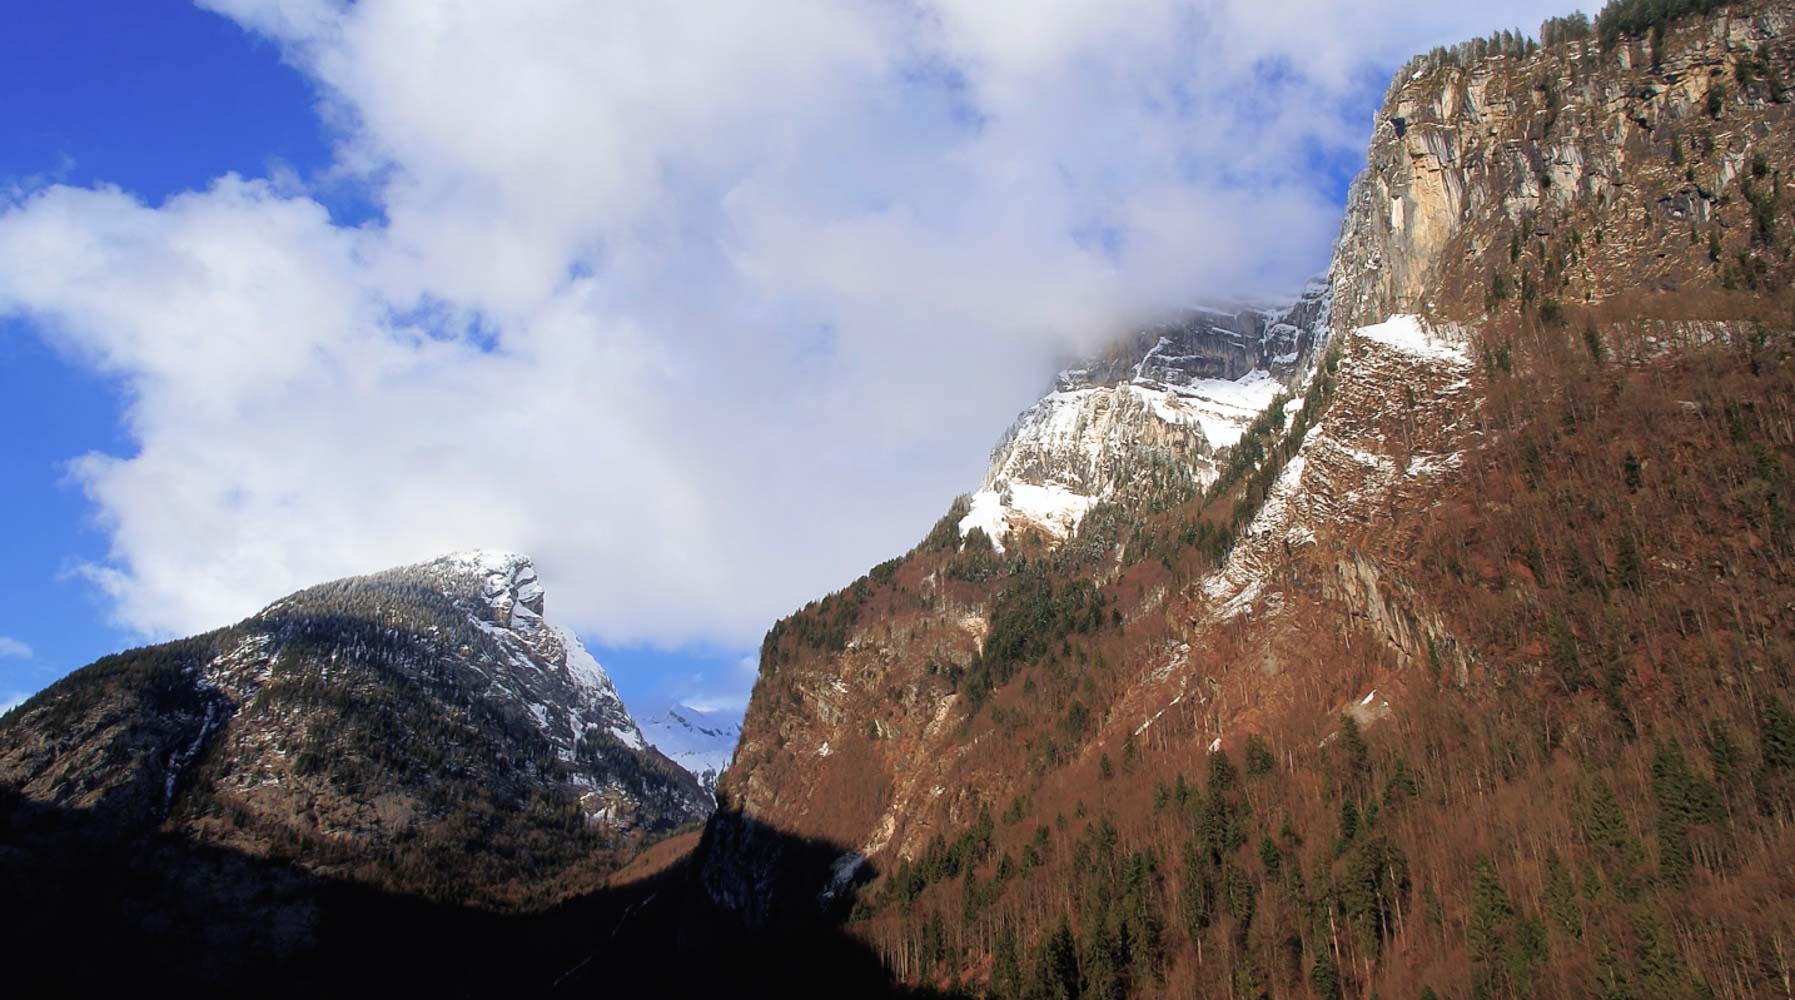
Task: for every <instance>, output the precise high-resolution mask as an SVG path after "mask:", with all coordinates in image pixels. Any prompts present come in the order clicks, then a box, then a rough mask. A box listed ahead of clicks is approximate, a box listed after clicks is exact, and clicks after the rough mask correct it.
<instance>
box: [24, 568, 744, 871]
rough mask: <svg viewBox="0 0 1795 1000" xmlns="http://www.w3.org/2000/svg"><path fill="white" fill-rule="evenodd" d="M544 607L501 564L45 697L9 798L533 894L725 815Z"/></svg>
mask: <svg viewBox="0 0 1795 1000" xmlns="http://www.w3.org/2000/svg"><path fill="white" fill-rule="evenodd" d="M544 601H545V595H544V591H543V588H542V586H541V584H540V583H539V582H538V580H537V577H536V571H535V568H534V566H533V565H532V563H531V562H530V560H529V559H528V558H526V557H524V556H520V555H514V554H509V553H495V552H468V553H459V554H456V555H451V556H448V557H445V558H443V559H439V560H436V561H434V562H430V563H425V564H421V565H418V566H411V567H405V568H402V569H397V570H392V571H388V572H385V573H379V574H375V575H372V576H366V577H356V578H352V579H348V580H341V581H337V582H335V583H330V584H325V585H322V586H319V587H314V588H311V589H309V590H304V591H301V592H299V593H296V594H294V595H292V596H290V597H287V598H284V599H282V600H280V601H277V602H275V603H274V604H272V605H270V606H269V607H267V608H266V609H264V610H263V611H261V612H260V613H258V614H256V615H255V616H254V617H252V618H250V619H248V620H247V621H244V622H242V623H240V624H238V625H236V626H233V627H231V628H228V629H224V630H221V631H219V632H215V633H212V634H210V635H206V636H201V637H197V638H194V639H189V640H184V641H182V642H178V643H172V644H169V645H167V646H159V647H151V648H148V649H144V650H137V651H133V652H131V653H125V654H120V655H118V656H115V657H109V658H107V659H106V660H102V661H100V662H99V663H96V664H94V665H93V666H91V667H88V668H86V669H84V670H80V671H76V672H75V673H74V674H72V675H70V676H69V677H68V678H66V679H65V680H63V681H61V682H59V683H57V684H56V685H54V686H52V687H51V688H50V689H48V690H47V691H45V692H44V693H42V694H40V695H39V696H38V697H36V698H33V699H32V700H31V701H29V702H27V703H26V704H25V705H24V706H23V707H21V708H20V709H19V710H18V711H16V712H14V713H13V714H12V715H10V716H9V717H8V718H7V720H6V724H5V726H4V728H3V729H0V782H4V783H5V784H6V785H8V786H10V787H12V788H14V789H16V790H17V791H18V792H20V793H21V794H22V795H23V796H25V797H26V798H27V799H29V800H32V801H36V802H41V803H44V804H48V805H53V806H58V807H62V808H67V809H74V810H83V811H94V812H99V813H104V814H107V815H111V816H114V817H116V819H117V821H118V822H119V824H120V825H121V827H123V828H133V829H150V828H157V827H160V828H162V829H165V830H175V831H181V832H184V833H187V834H189V835H191V836H192V837H193V838H194V839H195V840H197V841H199V842H202V843H211V844H216V845H220V846H225V847H230V848H234V849H237V850H240V851H243V852H245V853H248V854H253V855H272V856H279V857H287V858H290V859H291V860H294V861H296V862H298V863H299V864H300V866H301V867H303V868H307V869H310V870H314V871H319V872H324V873H329V874H334V875H349V876H350V877H354V878H358V879H363V880H367V881H372V882H376V883H380V884H383V885H397V886H400V887H404V888H410V889H422V890H424V891H427V892H446V893H450V894H455V895H460V894H463V893H471V894H473V895H475V896H488V895H489V894H491V898H494V899H495V901H496V900H497V899H499V898H507V897H513V896H520V895H527V893H528V891H529V889H528V887H531V886H537V887H540V886H543V885H545V884H551V883H552V881H553V879H554V877H555V876H556V874H557V873H561V872H565V871H566V870H567V869H569V868H570V867H574V866H582V865H584V866H597V867H602V866H603V861H602V858H603V857H604V856H605V855H607V854H616V853H618V852H624V851H627V850H628V849H629V847H630V846H631V845H632V844H633V843H634V842H635V841H636V840H637V839H638V838H640V837H641V836H643V835H646V834H651V833H655V832H658V831H664V830H669V829H671V828H673V827H676V826H678V825H680V824H683V823H688V822H691V821H694V820H697V819H699V818H702V817H703V816H704V815H705V814H706V813H707V812H708V811H709V809H710V807H711V797H710V795H709V793H708V792H707V791H706V790H705V789H704V788H702V787H701V786H700V785H699V784H698V782H697V781H696V779H694V778H693V777H692V776H691V775H690V774H688V773H686V772H685V771H683V770H682V769H680V768H679V767H677V766H676V765H674V764H673V763H671V762H670V761H668V760H667V759H666V758H665V757H663V756H662V755H661V754H659V753H658V752H656V751H655V750H653V749H652V748H650V747H649V746H648V744H647V743H646V742H645V741H644V740H643V738H642V733H641V731H640V730H639V729H638V728H637V726H636V723H635V722H634V721H633V720H632V719H631V718H630V715H629V713H628V711H626V710H625V708H624V706H623V702H622V700H621V699H620V698H619V697H618V695H617V691H616V689H615V687H614V686H613V685H612V684H611V681H610V678H609V677H608V676H607V675H606V674H605V672H604V670H603V669H602V668H601V667H600V666H599V665H598V663H597V662H596V661H595V660H594V659H593V658H592V656H591V654H589V653H588V652H587V651H586V650H585V648H584V647H583V646H582V645H581V644H580V642H579V640H578V639H577V638H575V637H574V635H573V633H572V632H570V631H568V630H566V629H563V628H560V627H558V626H555V625H553V624H551V623H550V622H549V621H547V620H546V619H545V618H544V614H543V612H544ZM570 829H571V831H572V832H573V834H574V835H573V836H569V835H568V833H569V830H570ZM468 837H477V838H478V839H479V840H480V842H481V843H492V842H495V841H496V842H507V841H509V842H511V843H512V844H513V845H514V846H515V847H518V848H526V849H530V850H535V851H538V852H539V854H538V856H537V857H535V858H516V859H515V860H514V861H506V860H504V859H502V858H500V857H497V856H495V852H492V851H490V850H479V851H476V850H474V849H472V848H471V847H470V848H469V849H468V850H467V851H466V852H465V853H459V852H456V851H455V850H454V849H453V848H452V847H451V845H453V844H455V843H457V842H458V841H460V840H462V839H464V838H468ZM419 851H424V852H426V853H428V854H429V855H430V859H429V861H428V865H427V866H426V867H424V868H423V869H422V870H417V869H415V868H413V867H412V865H411V862H412V861H413V860H417V859H416V858H414V857H413V855H414V854H416V853H417V852H419ZM445 876H446V877H447V878H448V879H451V880H456V881H458V882H459V883H460V884H455V882H451V881H444V880H443V879H444V878H445Z"/></svg>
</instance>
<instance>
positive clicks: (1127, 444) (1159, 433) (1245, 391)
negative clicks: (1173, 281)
mask: <svg viewBox="0 0 1795 1000" xmlns="http://www.w3.org/2000/svg"><path fill="white" fill-rule="evenodd" d="M1330 300H1331V297H1330V294H1329V290H1328V287H1327V285H1326V284H1325V283H1314V284H1311V285H1310V286H1309V287H1308V288H1306V289H1305V290H1304V291H1303V294H1302V296H1301V297H1300V298H1299V299H1298V300H1297V301H1296V302H1294V303H1292V304H1291V305H1289V306H1285V307H1281V308H1276V309H1240V310H1235V311H1223V310H1214V309H1200V310H1193V311H1192V312H1191V313H1189V314H1188V315H1186V316H1185V317H1183V318H1182V319H1181V320H1180V321H1178V322H1176V323H1167V324H1162V325H1159V326H1153V327H1148V328H1146V329H1143V330H1140V331H1138V332H1136V333H1135V334H1133V335H1131V336H1129V337H1127V338H1124V339H1123V340H1121V341H1119V342H1117V343H1116V344H1115V345H1113V346H1112V347H1111V348H1110V349H1109V350H1108V351H1106V352H1104V353H1102V354H1100V355H1098V356H1096V357H1093V358H1090V359H1086V360H1085V361H1084V362H1082V363H1081V364H1079V365H1077V366H1075V367H1072V368H1068V369H1067V370H1065V371H1064V372H1061V373H1060V375H1059V377H1058V379H1057V380H1056V383H1055V387H1054V391H1052V392H1050V393H1048V394H1047V395H1046V396H1044V397H1043V398H1042V399H1041V400H1040V401H1039V402H1038V403H1036V404H1035V405H1034V406H1032V407H1030V408H1029V409H1028V410H1026V411H1024V412H1023V413H1022V415H1021V416H1019V417H1018V418H1017V419H1016V422H1015V424H1013V425H1012V426H1011V427H1010V429H1009V431H1008V433H1006V434H1005V435H1004V437H1003V439H1002V440H1001V441H1000V442H999V443H998V446H997V448H996V450H995V451H994V452H993V453H992V456H991V465H990V468H989V470H988V471H987V472H986V474H985V479H984V481H983V483H981V484H980V487H979V490H978V491H977V492H975V493H974V494H973V495H972V496H971V498H970V509H969V510H968V511H967V513H966V514H965V516H964V517H963V519H962V520H961V524H960V527H961V531H962V533H964V532H968V531H970V530H971V529H973V528H975V527H976V528H979V529H981V530H982V531H984V532H985V534H986V535H987V536H988V537H989V538H991V539H992V540H993V541H994V542H995V543H996V544H997V546H998V547H999V548H1001V547H1002V545H1003V540H1004V538H1005V537H1006V536H1007V535H1008V534H1009V532H1010V530H1011V529H1012V528H1013V527H1020V528H1025V529H1033V530H1035V531H1038V532H1040V533H1042V534H1044V535H1046V536H1048V537H1049V538H1052V539H1064V538H1066V537H1068V536H1070V535H1071V534H1072V533H1073V532H1074V531H1076V530H1077V528H1078V525H1079V523H1080V521H1082V520H1083V518H1084V516H1085V514H1086V513H1088V512H1089V511H1090V510H1091V508H1092V507H1094V506H1095V505H1097V504H1099V503H1104V502H1111V503H1120V504H1124V505H1129V506H1137V507H1161V508H1163V507H1167V506H1171V505H1174V504H1177V503H1182V502H1184V501H1187V500H1189V499H1190V498H1191V497H1193V496H1195V495H1197V494H1198V493H1200V492H1201V491H1202V490H1204V489H1205V488H1207V487H1208V486H1209V484H1210V483H1212V482H1214V481H1215V479H1216V477H1217V475H1218V473H1219V466H1218V465H1217V456H1218V454H1219V453H1220V452H1222V451H1224V450H1225V449H1227V448H1229V447H1231V446H1233V444H1234V443H1235V442H1236V441H1238V440H1239V438H1240V435H1241V434H1242V432H1243V431H1245V429H1246V427H1247V426H1248V425H1249V424H1250V423H1252V422H1253V420H1254V419H1256V418H1257V417H1258V416H1259V415H1260V414H1261V413H1262V412H1264V411H1265V409H1266V408H1267V407H1268V406H1270V405H1271V404H1272V402H1273V401H1274V400H1275V399H1277V398H1278V397H1279V396H1280V395H1281V394H1283V393H1286V392H1288V391H1289V390H1290V388H1291V387H1292V386H1293V385H1296V384H1298V383H1299V382H1300V381H1301V380H1302V378H1303V376H1304V374H1305V373H1306V372H1307V370H1308V366H1309V365H1310V363H1311V362H1312V360H1313V358H1314V356H1315V350H1316V347H1317V346H1318V345H1319V344H1320V343H1321V342H1322V341H1323V340H1324V339H1325V338H1326V333H1327V330H1328V318H1329V303H1330Z"/></svg>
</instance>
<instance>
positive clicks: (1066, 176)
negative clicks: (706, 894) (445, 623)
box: [0, 0, 1562, 707]
mask: <svg viewBox="0 0 1795 1000" xmlns="http://www.w3.org/2000/svg"><path fill="white" fill-rule="evenodd" d="M15 7H16V8H17V9H15V10H13V11H11V12H10V13H11V17H10V18H9V25H8V30H7V32H5V33H4V34H3V35H0V97H4V99H5V105H6V108H7V113H6V114H5V115H3V116H0V418H4V419H5V420H6V422H7V426H9V427H11V428H13V429H14V433H13V434H12V435H10V436H9V442H8V444H7V445H6V446H5V447H4V449H0V500H3V501H4V503H5V510H6V511H7V512H8V513H9V514H10V515H11V517H12V522H13V524H14V526H15V532H14V534H15V541H14V542H13V543H12V544H9V545H8V546H7V547H6V548H5V549H4V551H3V553H0V704H3V703H5V702H7V701H10V700H12V699H14V698H16V697H18V696H21V695H23V694H26V693H29V692H31V691H35V690H37V689H39V688H41V687H42V686H44V685H45V684H46V683H48V682H50V681H51V680H53V679H54V678H56V677H57V676H60V675H61V674H63V673H66V672H67V671H68V670H70V669H73V668H75V667H77V666H79V665H81V664H83V663H86V662H88V661H90V660H92V659H93V658H95V657H96V656H98V655H101V654H103V653H105V652H109V651H112V650H116V649H119V648H122V647H126V646H130V645H134V644H139V643H142V642H146V641H153V640H156V639H160V638H166V637H169V636H173V635H179V634H185V633H189V632H193V631H198V630H201V629H204V628H209V627H214V626H218V625H223V624H227V623H229V622H230V621H233V620H235V619H237V618H239V617H242V616H243V615H246V614H248V613H250V612H252V611H253V610H255V609H256V608H257V607H260V606H261V605H263V604H265V603H267V602H268V601H270V600H272V599H274V598H276V597H278V596H280V595H281V594H283V593H286V592H288V591H290V590H293V589H295V588H297V587H299V586H303V585H305V584H309V583H312V582H316V581H317V580H320V579H327V578H331V577H335V576H341V575H347V574H350V573H355V572H367V571H372V570H376V569H380V568H383V567H385V566H389V565H395V564H399V563H404V562H410V561H416V560H421V559H426V558H430V557H432V556H434V555H437V554H440V553H441V552H445V551H449V550H453V549H459V548H470V547H489V548H510V549H519V550H523V551H528V552H530V553H531V554H532V555H534V556H535V557H536V559H537V561H538V564H539V566H540V568H541V570H542V575H543V578H544V581H545V583H546V584H547V586H548V587H549V588H550V594H549V602H550V615H551V617H555V618H557V619H559V620H562V621H565V622H568V623H570V624H572V625H574V626H575V627H576V628H577V629H578V630H579V631H580V632H581V634H582V635H583V636H585V637H586V638H587V639H588V641H589V643H590V644H591V645H592V646H593V647H594V650H595V652H596V653H597V654H598V655H599V656H600V659H601V660H602V661H603V662H605V663H606V664H607V666H608V667H609V668H610V669H611V670H612V672H613V673H614V675H615V676H616V679H617V681H618V684H619V687H620V688H621V689H622V691H623V693H624V695H625V697H626V699H628V700H630V701H631V702H632V703H635V704H644V705H645V704H647V703H654V702H660V701H663V700H667V699H671V698H684V699H687V700H689V701H692V702H693V703H696V704H699V705H700V706H701V707H717V706H725V707H727V706H737V707H739V705H740V704H741V703H742V701H743V699H745V697H746V694H747V690H748V687H749V685H750V684H751V682H752V670H751V669H748V668H747V667H746V666H745V665H744V658H745V657H746V656H747V655H748V654H749V653H751V651H753V650H754V649H755V648H756V647H757V645H758V642H759V637H760V635H761V633H762V632H763V631H764V630H765V628H766V627H767V625H769V624H770V623H771V622H772V620H774V619H775V618H776V617H778V616H779V615H782V614H785V613H788V612H789V611H790V610H792V609H794V608H796V607H798V606H800V605H801V604H803V603H804V602H805V601H806V600H809V599H811V598H813V597H817V596H820V595H821V594H822V593H825V592H827V591H829V590H831V589H834V588H837V587H840V586H842V585H844V584H846V583H848V582H849V581H851V580H852V579H853V578H854V577H855V576H856V575H858V573H859V572H861V571H862V570H863V569H864V568H865V567H867V566H869V565H871V564H872V563H874V562H877V561H879V560H881V559H884V558H886V557H889V556H891V555H893V554H896V553H899V552H902V551H904V550H905V549H906V548H908V547H909V545H910V544H912V543H913V542H914V541H915V540H916V539H917V538H918V537H920V535H921V534H922V533H923V532H924V531H925V530H926V529H927V527H928V526H929V524H930V523H932V521H933V520H934V518H935V517H936V516H938V515H939V513H940V511H941V510H943V509H945V507H946V505H947V503H948V501H949V500H950V499H951V497H952V496H953V495H954V494H955V493H957V492H960V491H963V490H967V489H970V488H972V487H973V486H976V484H977V481H978V477H979V475H980V473H981V471H982V465H983V462H984V459H985V457H986V454H987V452H988V449H989V448H990V446H991V444H992V443H993V442H994V441H995V440H996V438H997V436H998V435H999V434H1000V433H1001V431H1002V429H1003V427H1004V426H1005V424H1007V422H1008V421H1009V419H1010V418H1011V417H1012V416H1013V414H1014V413H1015V412H1016V411H1017V410H1019V409H1020V408H1022V407H1023V406H1025V405H1026V404H1027V403H1028V402H1029V401H1030V400H1031V399H1032V398H1033V397H1034V396H1035V394H1036V393H1038V391H1039V390H1040V388H1041V387H1042V386H1043V385H1044V384H1045V381H1046V379H1047V378H1048V376H1049V375H1050V373H1051V372H1052V370H1053V368H1054V366H1055V365H1056V364H1057V363H1059V362H1060V361H1061V360H1062V359H1064V358H1066V357H1067V356H1069V355H1073V354H1076V353H1077V352H1079V351H1081V350H1086V349H1089V348H1090V347H1092V346H1093V345H1095V344H1097V343H1100V342H1101V341H1102V340H1103V339H1104V338H1106V337H1108V336H1110V335H1113V334H1115V333H1117V332H1119V331H1120V330H1122V329H1124V328H1126V326H1127V325H1128V324H1130V323H1132V322H1136V321H1138V320H1139V319H1140V318H1142V317H1144V316H1148V315H1152V314H1153V313H1155V312H1156V311H1160V310H1163V309H1166V308H1171V307H1175V306H1177V305H1181V304H1186V303H1188V302H1190V301H1193V300H1197V299H1201V298H1212V297H1238V296H1260V297H1275V296H1277V295H1279V294H1284V293H1287V292H1288V291H1290V290H1292V289H1294V288H1296V287H1297V286H1298V285H1300V284H1301V282H1302V281H1303V280H1304V279H1305V278H1307V277H1309V276H1310V275H1312V274H1314V273H1315V272H1317V271H1318V270H1320V269H1321V268H1322V267H1323V266H1324V265H1325V262H1326V259H1327V252H1328V248H1329V242H1330V240H1331V238H1332V236H1333V233H1334V229H1335V227H1336V225H1337V218H1338V208H1339V205H1340V202H1341V200H1342V198H1343V195H1344V190H1345V185H1346V183H1347V181H1348V179H1349V178H1350V177H1351V176H1352V174H1353V173H1354V172H1355V171H1356V170H1357V169H1358V166H1359V163H1360V156H1361V149H1362V146H1363V142H1364V138H1365V134H1366V132H1367V130H1368V128H1369V125H1370V121H1371V116H1372V113H1373V111H1374V110H1375V106H1376V103H1377V101H1378V100H1379V99H1380V97H1381V95H1382V92H1383V87H1384V83H1385V81H1386V79H1387V77H1388V74H1389V72H1390V70H1391V68H1392V67H1393V66H1394V65H1395V64H1396V63H1398V62H1400V61H1401V59H1402V58H1404V57H1406V55H1408V54H1409V53H1410V52H1413V51H1417V50H1420V49H1424V48H1427V47H1429V46H1431V45H1433V44H1436V43H1440V42H1451V41H1455V40H1458V39H1460V38H1462V37H1466V36H1468V35H1470V34H1472V33H1481V32H1487V31H1488V30H1490V29H1491V28H1493V27H1497V26H1502V25H1511V24H1524V25H1532V24H1537V23H1538V20H1539V18H1540V17H1542V16H1544V15H1546V14H1551V13H1561V12H1562V11H1561V10H1559V9H1558V8H1557V6H1556V5H1553V4H1530V3H1510V4H1498V5H1495V6H1494V7H1489V8H1484V9H1479V10H1476V11H1469V12H1467V11H1464V10H1459V9H1456V7H1448V8H1444V9H1443V8H1441V7H1440V6H1439V5H1431V4H1425V3H1419V2H1416V3H1392V4H1386V5H1380V6H1375V7H1371V8H1366V7H1365V6H1364V5H1346V4H1330V3H1321V4H1313V3H1302V2H1298V0H1266V2H1265V3H1262V4H1258V5H1255V6H1254V9H1252V10H1242V9H1239V8H1238V7H1237V6H1236V5H1230V4H1226V3H1209V2H1196V0H1139V2H1137V3H1134V4H1128V5H1116V4H1111V3H1097V2H1094V0H1091V2H1085V0H1070V2H1067V3H1064V4H1060V5H1053V6H1051V7H1042V6H1040V5H1033V4H1020V5H1012V4H1008V3H1003V2H997V0H978V2H974V0H913V2H912V3H908V4H905V3H898V4H892V3H883V2H872V0H792V2H791V3H790V4H789V5H786V6H784V7H783V8H782V10H781V16H780V17H779V18H777V19H770V18H768V17H766V16H765V12H764V9H763V8H762V6H761V5H759V4H756V3H752V2H748V0H715V2H710V3H703V4H684V3H649V2H645V0H644V2H637V0H614V2H611V3H606V4H591V3H585V2H576V0H545V2H543V3H541V4H537V5H533V6H531V7H529V8H516V7H510V6H508V5H490V6H486V5H469V6H464V7H461V8H453V9H451V8H441V7H438V6H436V5H434V4H431V3H429V2H427V0H363V2H361V3H357V4H353V5H351V4H344V3H341V2H339V0H202V3H201V4H200V5H198V6H190V5H188V4H183V3H176V2H173V0H150V2H145V0H61V2H58V3H48V4H20V5H15Z"/></svg>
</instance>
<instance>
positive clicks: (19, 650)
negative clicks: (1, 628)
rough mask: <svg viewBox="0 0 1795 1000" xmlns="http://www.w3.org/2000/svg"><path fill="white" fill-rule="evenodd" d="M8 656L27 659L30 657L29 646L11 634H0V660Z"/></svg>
mask: <svg viewBox="0 0 1795 1000" xmlns="http://www.w3.org/2000/svg"><path fill="white" fill-rule="evenodd" d="M9 657H16V658H18V659H21V660H29V659H31V647H30V646H27V645H25V644H24V643H22V642H20V641H19V640H17V639H14V638H12V637H11V636H4V635H0V660H3V659H7V658H9Z"/></svg>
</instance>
